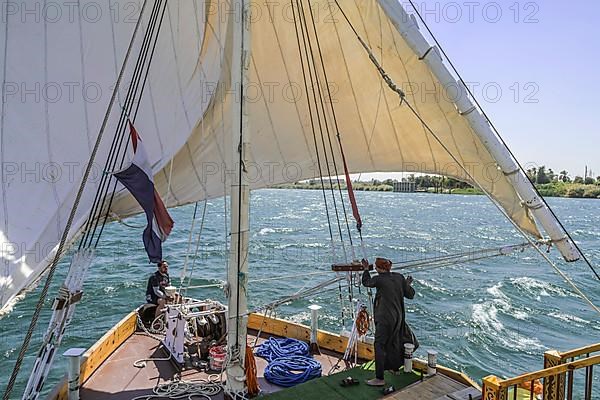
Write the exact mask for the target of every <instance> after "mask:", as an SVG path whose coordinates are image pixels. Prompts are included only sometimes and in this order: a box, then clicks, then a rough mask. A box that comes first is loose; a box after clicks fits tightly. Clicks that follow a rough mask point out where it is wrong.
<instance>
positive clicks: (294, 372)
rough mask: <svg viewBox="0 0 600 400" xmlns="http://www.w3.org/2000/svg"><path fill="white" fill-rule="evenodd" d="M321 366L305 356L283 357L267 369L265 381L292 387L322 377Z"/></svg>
mask: <svg viewBox="0 0 600 400" xmlns="http://www.w3.org/2000/svg"><path fill="white" fill-rule="evenodd" d="M321 373H322V371H321V364H320V363H319V362H318V361H317V360H315V359H314V358H309V357H304V356H289V357H281V358H278V359H276V360H273V361H271V362H270V363H269V364H268V365H267V367H266V368H265V379H266V380H267V381H269V382H271V383H273V384H275V385H278V386H283V387H292V386H296V385H298V384H300V383H304V382H306V381H309V380H311V379H314V378H318V377H320V376H321Z"/></svg>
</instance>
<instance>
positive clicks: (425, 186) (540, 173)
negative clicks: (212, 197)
mask: <svg viewBox="0 0 600 400" xmlns="http://www.w3.org/2000/svg"><path fill="white" fill-rule="evenodd" d="M586 172H587V171H586ZM527 175H528V177H529V179H530V180H531V181H532V182H533V183H534V184H535V186H536V187H537V188H538V190H539V191H540V193H541V194H542V196H545V197H569V198H585V199H598V198H600V176H599V177H598V178H592V177H591V176H587V177H585V178H582V177H580V176H576V177H575V178H573V179H571V177H569V173H568V172H567V171H561V172H560V173H559V174H555V173H554V172H553V171H552V169H546V167H544V166H542V167H539V168H531V169H529V170H528V171H527ZM398 182H404V183H406V184H411V185H414V190H415V191H417V192H422V193H446V194H463V195H465V194H467V195H481V194H483V192H482V191H481V190H479V189H477V188H474V187H473V186H471V185H469V184H467V183H464V182H461V181H458V180H456V179H452V178H444V177H441V176H435V175H419V176H415V175H410V176H409V177H408V178H403V179H402V180H401V181H398V180H392V179H387V180H384V181H378V180H371V181H369V182H361V181H355V182H352V186H353V188H354V190H357V191H371V192H392V191H394V184H395V183H398ZM323 183H324V184H325V188H326V189H329V188H330V187H331V186H333V188H334V189H336V190H337V189H338V187H339V186H341V188H342V189H344V190H345V189H346V183H345V180H344V179H341V178H340V180H339V183H340V185H338V180H337V179H335V178H332V179H331V181H330V180H329V179H327V178H325V179H323ZM330 185H331V186H330ZM274 188H277V189H308V190H320V189H321V180H320V179H311V180H309V181H302V182H296V183H287V184H282V185H276V186H274Z"/></svg>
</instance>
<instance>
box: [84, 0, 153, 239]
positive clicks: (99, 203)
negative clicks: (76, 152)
mask: <svg viewBox="0 0 600 400" xmlns="http://www.w3.org/2000/svg"><path fill="white" fill-rule="evenodd" d="M160 4H161V1H160V0H159V1H157V2H155V3H154V6H153V8H152V11H151V14H150V18H149V23H148V28H147V29H146V31H145V34H144V38H143V40H142V44H141V47H140V53H139V54H138V57H137V60H136V64H135V67H134V70H133V74H132V82H131V83H130V85H129V87H128V89H127V95H126V97H125V106H121V114H120V116H119V121H118V124H117V127H116V128H115V134H114V136H113V140H112V143H111V146H110V149H109V153H108V157H107V159H106V161H105V164H104V175H102V178H101V181H100V184H99V186H98V189H97V191H96V194H95V196H94V201H93V202H92V208H91V211H90V216H89V218H88V221H87V222H86V225H85V228H84V235H83V237H82V239H81V241H80V243H79V249H81V248H85V247H88V246H90V245H91V242H92V237H93V234H94V233H95V230H96V228H97V226H98V222H99V220H100V214H101V213H102V209H103V207H104V202H105V200H106V195H107V193H108V187H109V182H110V179H111V177H112V175H110V174H108V173H107V171H110V170H114V169H115V167H116V160H117V158H118V153H119V151H120V149H121V144H122V141H123V136H120V137H119V132H121V131H123V129H124V128H123V127H124V124H125V121H126V116H127V115H128V110H129V111H130V109H131V106H132V104H133V100H132V96H133V97H135V93H136V92H137V87H138V83H139V77H140V76H141V71H142V69H143V65H144V64H145V60H146V56H147V53H148V48H149V45H150V43H151V38H152V36H153V35H154V28H155V26H156V17H157V15H158V13H159V10H160ZM117 95H118V93H117ZM122 135H124V133H122ZM119 139H120V140H119ZM117 143H118V147H117ZM92 225H93V230H92V229H91V228H92Z"/></svg>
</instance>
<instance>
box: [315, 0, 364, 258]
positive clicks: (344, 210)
mask: <svg viewBox="0 0 600 400" xmlns="http://www.w3.org/2000/svg"><path fill="white" fill-rule="evenodd" d="M308 9H309V11H310V18H311V22H312V27H313V31H314V36H315V42H316V48H317V54H318V55H319V61H320V65H321V69H322V71H323V78H324V79H325V88H326V90H327V98H328V100H329V105H330V108H331V117H332V119H333V127H334V128H335V135H336V137H337V139H338V142H339V145H340V153H341V154H342V157H343V150H342V147H341V138H340V130H339V127H338V122H337V116H336V113H335V107H334V105H333V99H332V96H331V89H330V88H329V79H328V78H327V69H326V68H325V61H324V59H323V52H322V50H321V41H320V40H319V34H318V31H317V26H316V23H315V16H314V11H313V9H312V7H311V3H310V0H308ZM313 64H315V75H316V76H317V78H318V76H319V74H318V72H317V71H316V63H315V62H314V59H313ZM317 87H318V88H319V97H320V100H321V106H322V108H323V115H324V116H327V112H326V110H325V106H324V102H323V95H322V93H321V91H322V89H321V84H320V82H319V83H318V85H317ZM326 126H327V125H326ZM327 139H328V141H329V149H330V151H331V156H332V158H333V167H334V170H335V176H336V179H337V184H338V192H339V196H340V202H341V203H342V212H343V215H344V219H345V223H346V230H347V233H348V239H349V241H350V248H351V250H352V259H355V258H356V255H355V254H354V243H353V240H352V233H351V231H350V223H349V221H348V212H347V211H346V204H345V201H344V196H343V193H342V185H341V183H340V178H339V175H340V174H339V172H338V168H337V161H336V159H335V152H334V150H333V144H332V142H331V135H330V132H329V129H327Z"/></svg>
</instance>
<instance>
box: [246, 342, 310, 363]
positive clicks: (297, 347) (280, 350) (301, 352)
mask: <svg viewBox="0 0 600 400" xmlns="http://www.w3.org/2000/svg"><path fill="white" fill-rule="evenodd" d="M255 354H256V355H257V356H259V357H261V358H264V359H265V360H267V361H268V362H272V361H274V360H277V359H279V358H282V357H288V356H303V357H308V356H309V355H310V352H309V350H308V344H306V343H304V342H301V341H300V340H297V339H290V338H286V339H275V338H269V340H267V341H266V342H264V343H262V344H260V345H258V346H257V348H256V351H255Z"/></svg>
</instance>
